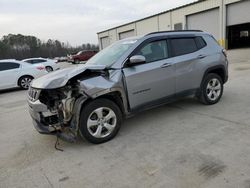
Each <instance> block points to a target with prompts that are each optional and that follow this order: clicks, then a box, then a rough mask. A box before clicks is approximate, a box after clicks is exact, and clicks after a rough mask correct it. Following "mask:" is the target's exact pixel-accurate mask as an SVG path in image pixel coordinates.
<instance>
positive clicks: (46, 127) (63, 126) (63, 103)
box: [28, 85, 87, 142]
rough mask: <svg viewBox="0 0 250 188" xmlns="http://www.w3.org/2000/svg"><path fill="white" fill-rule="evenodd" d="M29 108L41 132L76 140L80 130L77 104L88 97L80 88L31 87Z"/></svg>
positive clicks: (36, 126) (70, 140) (67, 139)
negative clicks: (81, 92)
mask: <svg viewBox="0 0 250 188" xmlns="http://www.w3.org/2000/svg"><path fill="white" fill-rule="evenodd" d="M28 98H29V100H28V103H29V107H30V108H29V110H30V114H31V116H32V119H33V122H34V125H35V128H36V129H37V131H38V132H40V133H41V134H55V135H57V136H59V137H60V138H61V139H63V140H66V141H69V142H74V141H75V140H76V137H77V131H78V127H77V125H78V122H77V121H78V118H77V117H73V115H74V114H78V113H77V112H76V111H77V110H78V109H77V106H78V105H75V103H76V101H77V104H80V103H81V101H82V102H83V101H84V100H86V99H87V97H86V96H85V95H83V94H81V95H80V93H79V89H78V88H77V87H72V86H69V85H67V86H64V87H62V88H57V89H36V88H32V87H31V88H30V89H29V92H28ZM79 99H81V101H79Z"/></svg>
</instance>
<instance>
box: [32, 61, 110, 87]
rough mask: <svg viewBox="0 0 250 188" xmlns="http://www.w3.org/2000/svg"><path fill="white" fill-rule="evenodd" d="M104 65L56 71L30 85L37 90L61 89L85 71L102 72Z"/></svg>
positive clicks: (81, 66)
mask: <svg viewBox="0 0 250 188" xmlns="http://www.w3.org/2000/svg"><path fill="white" fill-rule="evenodd" d="M105 68H106V66H105V65H86V64H84V65H79V66H77V67H70V68H65V69H62V70H57V71H55V72H51V73H49V74H46V75H44V76H42V77H40V78H37V79H34V80H33V81H32V83H31V87H33V88H37V89H55V88H60V87H63V86H65V85H66V84H67V82H68V81H69V80H70V79H71V78H73V77H75V76H77V75H78V74H81V73H83V72H84V71H86V70H103V69H105Z"/></svg>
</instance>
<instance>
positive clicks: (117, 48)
mask: <svg viewBox="0 0 250 188" xmlns="http://www.w3.org/2000/svg"><path fill="white" fill-rule="evenodd" d="M136 41H137V40H126V41H119V42H116V43H114V44H112V45H111V46H109V47H107V48H105V49H103V50H102V51H100V52H99V53H97V54H96V55H95V56H94V57H92V58H91V59H90V60H89V61H88V62H87V64H88V65H106V66H110V65H112V64H113V63H115V62H116V61H117V60H118V59H119V58H120V57H121V56H122V55H123V54H124V53H125V52H126V51H127V50H128V49H129V48H130V47H131V46H132V45H133V44H134V43H135V42H136Z"/></svg>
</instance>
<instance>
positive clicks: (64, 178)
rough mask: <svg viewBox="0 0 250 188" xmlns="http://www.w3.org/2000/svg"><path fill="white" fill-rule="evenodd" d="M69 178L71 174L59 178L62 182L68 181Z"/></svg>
mask: <svg viewBox="0 0 250 188" xmlns="http://www.w3.org/2000/svg"><path fill="white" fill-rule="evenodd" d="M68 179H69V176H65V177H63V178H61V179H59V181H60V182H62V181H67V180H68Z"/></svg>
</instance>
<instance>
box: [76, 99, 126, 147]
mask: <svg viewBox="0 0 250 188" xmlns="http://www.w3.org/2000/svg"><path fill="white" fill-rule="evenodd" d="M121 123H122V113H121V110H120V108H119V107H118V106H117V105H116V104H115V103H114V102H113V101H111V100H108V99H96V100H94V101H92V102H90V103H88V104H87V105H86V106H84V107H83V109H82V111H81V117H80V126H79V127H80V134H81V135H82V136H83V137H84V138H86V140H88V141H89V142H91V143H94V144H100V143H103V142H107V141H109V140H111V139H112V138H114V137H115V136H116V134H117V133H118V131H119V129H120V127H121Z"/></svg>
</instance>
